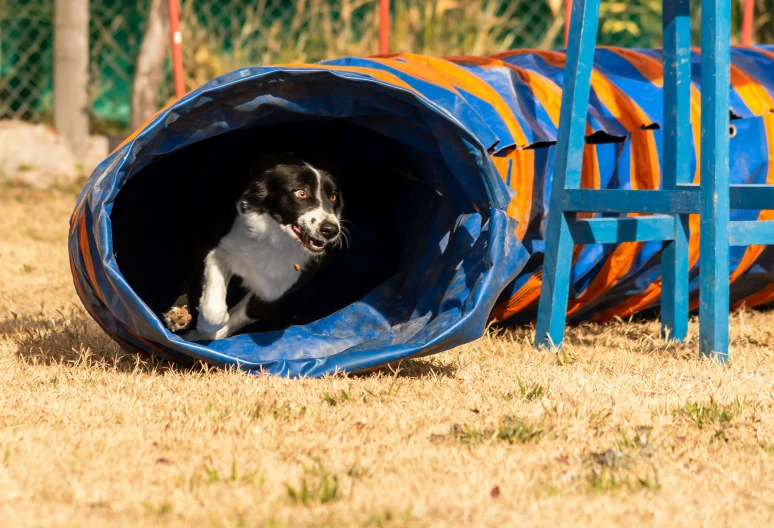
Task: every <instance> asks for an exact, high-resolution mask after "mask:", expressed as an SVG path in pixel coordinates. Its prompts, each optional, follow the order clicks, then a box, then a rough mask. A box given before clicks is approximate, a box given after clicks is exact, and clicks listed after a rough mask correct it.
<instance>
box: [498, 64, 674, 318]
mask: <svg viewBox="0 0 774 528" xmlns="http://www.w3.org/2000/svg"><path fill="white" fill-rule="evenodd" d="M525 52H526V51H523V50H518V51H511V52H505V53H501V54H498V55H494V56H493V57H495V58H505V57H510V56H514V55H519V54H523V53H525ZM529 53H535V54H536V55H538V56H540V57H541V58H542V59H543V60H544V61H546V62H547V63H548V64H551V65H553V66H556V67H559V68H563V67H564V66H565V55H564V54H563V53H561V52H555V51H535V52H531V51H530V52H529ZM591 85H592V88H593V89H594V93H595V94H596V95H597V97H598V98H599V100H600V101H601V102H602V104H604V105H605V107H607V109H608V110H609V111H610V113H611V114H612V115H613V116H614V117H615V118H616V119H617V120H618V121H619V122H620V123H621V124H622V125H623V126H624V128H626V129H627V130H628V131H629V132H630V133H631V149H630V151H631V167H632V186H633V187H634V188H639V189H658V186H659V181H660V167H659V163H658V149H657V147H656V140H655V137H654V136H653V133H652V132H650V131H641V127H642V126H644V125H649V124H651V123H650V121H651V120H650V119H649V118H648V117H647V115H646V114H645V112H644V111H643V110H642V109H641V108H640V107H639V105H637V104H636V103H635V102H634V101H633V100H632V99H631V98H629V97H628V96H627V95H626V94H625V93H624V92H623V91H622V90H621V89H620V88H618V87H617V86H616V85H615V84H614V83H612V81H610V80H609V79H607V78H606V77H605V76H604V75H602V74H601V73H599V72H598V71H597V70H596V69H592V73H591ZM642 246H643V244H642V243H624V244H621V245H619V246H618V247H616V248H615V249H614V250H613V252H612V253H611V254H610V256H608V257H607V259H606V260H605V263H604V264H603V266H602V269H601V270H600V272H599V273H598V274H597V276H596V277H594V279H593V280H592V281H591V283H590V284H589V286H588V287H587V288H586V289H585V290H584V291H583V293H581V295H579V296H578V297H577V298H576V299H574V300H572V301H570V302H569V304H568V315H571V314H573V313H575V312H577V311H578V310H580V309H581V308H582V307H583V306H585V305H586V304H588V303H589V302H590V301H592V300H594V299H596V298H597V297H599V296H600V295H601V294H602V293H604V292H605V291H607V290H608V289H609V288H611V287H612V286H614V285H615V284H616V283H617V282H618V281H619V280H620V279H621V277H623V276H625V275H626V273H627V272H628V271H629V270H630V269H631V266H632V264H633V263H634V258H635V257H636V255H637V254H638V253H639V252H640V250H641V249H642Z"/></svg>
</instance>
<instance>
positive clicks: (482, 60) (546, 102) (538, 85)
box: [445, 56, 562, 126]
mask: <svg viewBox="0 0 774 528" xmlns="http://www.w3.org/2000/svg"><path fill="white" fill-rule="evenodd" d="M445 59H446V60H449V61H452V62H456V63H461V64H473V65H475V66H480V67H482V68H507V69H509V70H511V71H513V72H515V73H516V74H517V75H518V76H519V78H520V79H521V80H522V81H523V82H524V83H525V84H526V85H527V86H529V89H530V91H531V92H532V94H533V95H534V96H535V98H537V100H538V102H539V103H540V105H541V106H542V107H543V109H544V110H545V111H546V113H548V115H549V117H550V118H551V120H552V121H553V123H554V126H558V123H559V111H560V107H561V103H562V90H561V88H560V87H559V86H557V84H556V83H554V82H553V81H552V80H550V79H548V78H547V77H544V76H542V75H540V74H539V73H536V72H533V71H530V70H528V69H526V68H521V67H519V66H515V65H513V64H508V63H507V62H503V61H501V60H497V59H493V58H491V57H467V56H458V57H445Z"/></svg>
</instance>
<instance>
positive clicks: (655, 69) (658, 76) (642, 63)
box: [595, 48, 701, 321]
mask: <svg viewBox="0 0 774 528" xmlns="http://www.w3.org/2000/svg"><path fill="white" fill-rule="evenodd" d="M611 51H614V52H615V53H619V54H620V55H621V56H622V57H624V58H625V59H626V60H628V61H629V62H630V63H631V64H632V66H634V67H635V68H636V69H637V70H638V71H639V72H640V73H641V74H642V75H643V77H645V78H646V79H648V80H650V81H651V82H653V83H654V84H656V85H657V86H663V85H664V77H663V64H662V63H661V61H659V60H657V59H655V58H653V57H651V56H649V55H646V54H644V53H640V52H636V51H631V50H625V51H624V50H620V49H617V48H611ZM700 126H701V94H700V92H699V90H698V89H697V88H696V87H695V86H694V85H693V84H691V127H692V129H693V143H694V150H695V152H696V159H700V156H701V131H700ZM699 179H700V178H699V163H697V164H696V170H695V172H694V177H693V181H694V183H699ZM699 225H700V219H699V215H690V218H689V230H690V238H689V241H688V262H689V266H690V267H693V266H695V265H696V262H698V260H699ZM660 296H661V278H658V279H656V280H654V281H653V282H652V283H651V284H650V286H648V287H647V288H646V289H645V291H643V292H642V293H640V294H637V295H634V296H632V297H630V298H628V299H627V300H626V301H624V302H622V303H620V304H617V305H615V306H613V307H611V308H609V309H607V310H604V311H602V312H600V313H598V314H597V315H596V317H595V319H597V320H601V321H608V320H610V319H613V318H615V317H629V316H630V315H632V314H634V313H637V312H639V311H640V310H643V309H645V308H647V307H649V306H651V305H652V304H653V303H654V302H656V301H657V300H658V299H659V297H660Z"/></svg>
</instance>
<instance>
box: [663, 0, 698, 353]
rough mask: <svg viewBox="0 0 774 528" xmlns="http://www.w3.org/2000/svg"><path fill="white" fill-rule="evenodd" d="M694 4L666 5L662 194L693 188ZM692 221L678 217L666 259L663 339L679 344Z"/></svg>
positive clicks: (684, 327)
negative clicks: (681, 186) (689, 185)
mask: <svg viewBox="0 0 774 528" xmlns="http://www.w3.org/2000/svg"><path fill="white" fill-rule="evenodd" d="M690 17H691V10H690V0H673V1H667V2H664V8H663V26H664V171H663V178H662V189H669V190H674V189H676V188H677V185H678V184H684V183H691V174H690V171H691V157H690V154H691V151H690V149H688V148H686V146H687V145H689V144H692V141H693V131H692V129H691V18H690ZM689 236H690V233H689V228H688V215H686V214H681V215H675V234H674V240H668V241H665V242H664V251H663V253H662V257H661V270H662V277H663V278H662V289H661V333H662V336H664V337H669V338H671V339H675V340H678V341H682V340H683V339H685V336H686V334H687V333H688V281H689V278H688V272H689V262H688V238H689Z"/></svg>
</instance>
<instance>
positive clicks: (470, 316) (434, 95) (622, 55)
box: [69, 47, 774, 376]
mask: <svg viewBox="0 0 774 528" xmlns="http://www.w3.org/2000/svg"><path fill="white" fill-rule="evenodd" d="M699 59H700V58H699V56H698V55H696V54H694V59H693V68H694V69H693V75H694V87H693V93H692V102H693V104H692V118H691V120H692V123H693V126H694V142H693V145H686V146H685V147H686V148H690V149H693V150H694V152H695V151H696V150H697V149H698V145H699V130H698V125H699V112H700V108H699V100H700V98H699V89H700V87H699V85H698V80H699V76H700V71H699V67H700V60H699ZM732 59H733V65H732V76H731V77H732V91H731V101H732V105H731V108H730V109H729V112H730V113H731V116H732V127H731V130H730V131H729V133H730V134H731V136H732V139H731V180H732V182H733V183H770V184H771V183H774V163H772V161H771V160H773V159H774V114H772V111H774V48H769V47H756V48H734V49H733V51H732ZM563 67H564V53H562V52H557V51H528V50H523V51H514V52H507V53H504V54H501V55H497V56H492V57H487V58H476V57H452V58H447V59H435V58H429V57H422V56H417V55H395V56H390V57H381V58H369V59H359V58H347V59H341V60H336V61H331V62H326V63H322V64H317V65H293V66H276V67H266V68H248V69H243V70H239V71H236V72H233V73H230V74H228V75H225V76H222V77H219V78H217V79H215V80H213V81H211V82H209V83H207V84H206V85H204V86H202V87H200V88H198V89H197V90H195V91H193V92H191V93H190V94H188V95H186V96H185V97H183V98H182V99H181V100H179V101H177V102H175V103H173V104H172V105H170V106H169V107H167V108H165V109H164V110H162V111H161V112H159V114H157V116H156V117H154V118H153V119H152V120H151V121H150V122H149V123H148V124H147V125H146V126H144V127H143V128H142V129H141V130H139V131H138V132H136V133H135V134H134V135H132V136H131V137H130V138H128V139H127V140H126V141H125V142H124V144H123V145H121V146H120V147H119V148H118V149H117V150H116V151H115V152H114V153H113V154H112V155H111V156H110V157H109V158H108V159H107V160H105V161H104V162H103V163H102V164H101V165H100V166H99V167H98V169H97V170H96V171H95V173H94V174H93V175H92V177H91V179H90V180H89V182H88V183H87V185H86V187H85V188H84V190H83V192H82V193H81V195H80V197H79V199H78V203H77V206H76V208H75V211H74V213H73V216H72V219H71V228H70V238H69V250H70V262H71V267H72V272H73V278H74V282H75V286H76V289H77V291H78V295H79V296H80V298H81V300H82V301H83V303H84V305H85V307H86V309H87V310H88V312H89V313H90V314H91V316H92V317H93V318H94V319H95V320H96V321H97V323H98V324H99V325H100V326H101V327H102V328H103V329H104V330H105V331H106V332H107V333H108V334H109V335H110V336H111V337H112V338H114V339H115V340H116V341H117V342H118V343H119V344H120V345H121V346H122V347H124V348H125V349H127V350H132V351H142V352H149V353H153V354H156V355H158V356H160V357H163V358H168V359H171V360H175V361H178V362H182V363H188V364H190V363H192V362H193V361H196V360H202V361H205V362H207V363H211V364H214V365H232V364H234V365H239V366H240V367H241V368H245V369H250V370H264V371H268V372H270V373H273V374H278V375H291V376H321V375H324V374H327V373H332V372H336V371H346V372H364V371H368V370H371V369H374V368H378V367H380V366H383V365H385V364H387V363H389V362H393V361H396V360H399V359H404V358H411V357H419V356H424V355H428V354H432V353H436V352H440V351H442V350H447V349H449V348H452V347H454V346H457V345H460V344H463V343H466V342H469V341H471V340H473V339H476V338H478V337H479V336H481V335H482V334H483V332H484V330H485V328H486V325H487V324H488V323H489V322H492V321H496V322H499V323H502V324H511V323H520V322H526V321H529V320H531V319H532V318H533V317H534V315H535V311H536V306H537V300H538V296H539V292H540V284H541V277H542V255H543V250H544V245H545V219H546V213H547V211H546V207H547V204H548V202H549V200H548V199H549V196H548V194H549V191H550V188H551V185H550V184H551V180H552V175H553V157H554V146H553V145H554V143H555V140H556V132H557V130H556V127H557V122H558V117H559V106H560V99H561V86H562V76H563ZM662 86H663V77H662V71H661V57H660V52H659V51H635V50H624V49H614V48H605V49H599V50H598V51H597V53H596V57H595V69H594V73H593V75H592V95H591V100H590V107H589V118H588V124H587V146H586V151H585V154H584V170H583V186H584V187H587V188H610V189H623V188H628V189H658V188H659V186H660V155H661V154H660V153H661V141H662V136H661V130H660V122H661V120H662V112H663V110H662V108H663V106H662V100H663V98H662ZM277 149H281V150H291V149H305V150H309V149H317V150H319V151H321V152H325V153H326V155H328V156H331V157H333V158H335V159H336V161H337V163H338V164H339V165H340V166H341V167H342V169H341V170H342V176H341V177H342V178H343V183H342V190H343V192H344V193H345V196H346V197H347V215H348V218H349V220H351V221H352V223H353V224H354V227H353V228H352V243H351V246H350V247H349V248H348V249H345V250H342V251H338V252H336V253H335V255H334V257H333V260H332V262H331V263H330V265H329V266H327V267H326V268H325V269H324V270H323V271H321V272H320V273H319V274H318V275H317V276H316V277H315V278H314V279H313V280H312V281H311V282H310V283H309V284H308V285H306V286H304V287H303V288H302V289H301V290H299V291H298V292H297V293H295V294H294V295H293V297H292V298H291V299H290V300H289V302H287V303H286V304H285V305H284V306H283V308H281V309H280V310H279V311H278V312H277V313H275V314H273V315H272V316H270V317H269V318H267V319H265V320H263V321H260V322H259V323H256V324H255V325H253V326H251V327H248V328H247V329H246V331H245V333H242V334H240V335H236V336H233V337H230V338H228V339H223V340H217V341H212V342H202V343H192V342H186V341H184V340H182V339H180V338H179V337H178V336H176V335H174V334H172V333H170V332H168V331H167V330H166V328H165V326H164V325H163V324H162V322H161V321H160V320H159V318H158V316H157V315H156V314H158V313H159V312H161V311H163V310H165V309H166V308H168V307H169V306H170V305H171V304H172V303H173V302H174V300H175V298H176V297H177V295H178V294H179V293H180V292H179V290H180V286H181V284H182V281H183V277H184V276H185V275H186V273H188V271H189V270H190V267H191V266H193V265H194V263H193V262H192V261H191V260H192V259H191V250H192V249H191V248H192V241H193V240H195V237H196V233H195V232H192V231H191V230H189V229H187V226H188V225H190V222H189V220H190V218H191V217H192V215H196V214H202V213H201V212H202V211H204V210H205V209H206V204H207V199H208V196H211V195H212V193H213V192H214V190H215V189H217V188H218V186H219V185H223V184H224V182H226V181H229V180H228V179H229V178H230V177H234V175H235V174H236V173H237V172H238V171H239V170H240V167H241V166H242V165H241V164H242V163H243V162H244V160H246V159H249V158H250V157H251V156H255V155H256V154H257V153H258V152H260V151H262V150H266V151H271V150H277ZM695 160H696V157H695V156H694V174H695V178H694V180H695V181H698V178H699V174H698V169H697V168H696V166H697V164H696V162H695ZM387 166H390V167H404V168H406V169H409V170H410V173H411V174H413V175H415V176H412V177H409V176H407V175H406V172H404V171H386V170H384V167H387ZM192 204H193V205H192ZM732 219H733V220H743V219H746V220H752V219H761V220H763V219H774V215H772V212H771V211H763V212H761V211H739V212H738V213H732ZM698 227H699V226H698V220H693V221H692V222H691V242H690V260H691V264H692V266H693V268H692V273H693V275H692V276H693V277H694V279H695V280H694V281H693V282H692V283H691V287H692V293H693V295H694V297H695V296H696V292H697V290H698V278H697V271H698V270H697V268H696V264H697V262H698ZM660 251H661V244H660V243H624V244H618V245H612V244H605V245H601V244H597V245H588V246H582V247H580V246H579V247H577V248H576V252H575V255H574V260H573V268H572V270H568V273H571V290H570V303H569V307H568V312H569V313H568V316H569V317H570V319H574V320H588V319H597V320H606V319H610V318H612V317H616V316H628V315H630V314H632V313H636V312H642V311H645V310H653V309H657V308H658V305H657V303H658V300H659V295H660V291H661V288H660ZM772 256H774V254H773V253H772V251H771V249H766V248H765V247H763V246H752V247H742V248H733V249H732V255H731V274H732V275H731V280H732V286H731V295H732V302H733V303H734V304H735V306H741V305H747V306H757V305H761V304H765V303H767V302H770V301H771V300H773V299H774V259H772ZM256 265H260V263H256ZM234 295H237V293H234ZM694 302H695V299H694Z"/></svg>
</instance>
